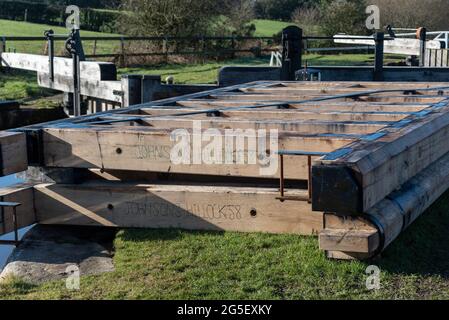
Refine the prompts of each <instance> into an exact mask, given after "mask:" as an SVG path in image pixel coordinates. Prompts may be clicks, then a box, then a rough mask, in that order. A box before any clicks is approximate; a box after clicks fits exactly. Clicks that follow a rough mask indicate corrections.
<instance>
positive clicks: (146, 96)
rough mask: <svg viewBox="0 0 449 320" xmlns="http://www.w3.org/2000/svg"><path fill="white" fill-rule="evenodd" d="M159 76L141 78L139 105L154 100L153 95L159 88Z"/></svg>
mask: <svg viewBox="0 0 449 320" xmlns="http://www.w3.org/2000/svg"><path fill="white" fill-rule="evenodd" d="M161 86H162V85H161V76H160V75H143V76H142V89H141V91H142V99H141V103H145V102H150V101H154V100H156V99H155V98H156V97H155V93H156V92H157V91H158V90H159V89H160V88H161Z"/></svg>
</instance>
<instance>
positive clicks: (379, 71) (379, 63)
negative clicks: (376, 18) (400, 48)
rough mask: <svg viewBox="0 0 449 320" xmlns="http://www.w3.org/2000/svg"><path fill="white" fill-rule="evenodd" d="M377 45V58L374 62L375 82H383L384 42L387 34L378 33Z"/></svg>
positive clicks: (375, 38) (375, 36)
mask: <svg viewBox="0 0 449 320" xmlns="http://www.w3.org/2000/svg"><path fill="white" fill-rule="evenodd" d="M374 41H375V43H376V57H375V60H374V81H382V80H383V73H384V70H383V68H384V41H385V33H383V32H377V33H376V34H375V35H374Z"/></svg>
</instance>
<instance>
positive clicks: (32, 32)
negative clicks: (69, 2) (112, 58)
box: [0, 19, 119, 55]
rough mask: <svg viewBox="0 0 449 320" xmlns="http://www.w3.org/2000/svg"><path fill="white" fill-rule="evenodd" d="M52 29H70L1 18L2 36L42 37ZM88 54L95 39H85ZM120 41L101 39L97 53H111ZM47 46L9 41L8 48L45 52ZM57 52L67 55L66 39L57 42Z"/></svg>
mask: <svg viewBox="0 0 449 320" xmlns="http://www.w3.org/2000/svg"><path fill="white" fill-rule="evenodd" d="M49 29H52V30H53V31H55V33H56V34H67V35H68V34H69V31H68V30H67V29H66V28H64V27H57V26H49V25H45V24H37V23H29V22H21V21H11V20H2V19H0V36H32V37H34V36H36V37H41V36H43V35H44V32H45V31H46V30H49ZM105 35H110V36H116V35H115V34H105V33H100V32H92V31H81V36H92V37H93V36H105ZM83 45H84V49H85V51H86V54H91V53H92V51H93V46H94V43H93V41H85V42H84V43H83ZM118 46H119V43H118V42H116V41H101V42H98V44H97V53H98V54H100V53H111V52H113V51H114V50H116V48H118ZM44 48H45V42H44V41H8V42H7V50H11V51H14V50H15V51H16V52H23V53H34V54H43V52H44ZM56 53H57V54H58V55H65V52H64V41H58V42H57V44H56Z"/></svg>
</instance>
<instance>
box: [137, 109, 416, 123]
mask: <svg viewBox="0 0 449 320" xmlns="http://www.w3.org/2000/svg"><path fill="white" fill-rule="evenodd" d="M201 110H204V109H197V108H178V109H174V108H167V109H156V108H152V109H150V108H148V109H145V108H143V109H141V110H140V114H143V115H148V116H151V117H155V116H174V115H177V114H184V113H191V112H195V111H201ZM410 114H412V113H411V112H376V111H373V112H351V111H340V112H316V111H315V112H312V111H301V110H291V109H286V110H279V109H271V108H267V109H258V110H236V111H220V114H219V116H218V117H220V118H240V119H245V120H248V119H252V120H290V121H296V120H318V121H319V120H321V121H336V122H340V121H364V122H366V121H386V122H394V121H399V120H402V119H404V118H405V117H407V116H409V115H410ZM185 117H187V118H189V119H200V120H204V119H207V118H208V117H210V116H208V114H206V113H203V114H199V115H194V116H185ZM144 119H145V118H144Z"/></svg>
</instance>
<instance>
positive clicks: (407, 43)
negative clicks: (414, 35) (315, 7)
mask: <svg viewBox="0 0 449 320" xmlns="http://www.w3.org/2000/svg"><path fill="white" fill-rule="evenodd" d="M357 37H360V38H366V36H352V35H336V36H334V42H335V43H344V44H364V45H369V46H374V45H375V41H374V39H373V40H368V39H345V38H357ZM426 47H427V48H429V49H441V42H440V41H435V40H429V41H426ZM384 52H385V53H395V54H406V55H413V56H419V55H420V40H419V39H402V38H396V39H394V40H385V42H384Z"/></svg>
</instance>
